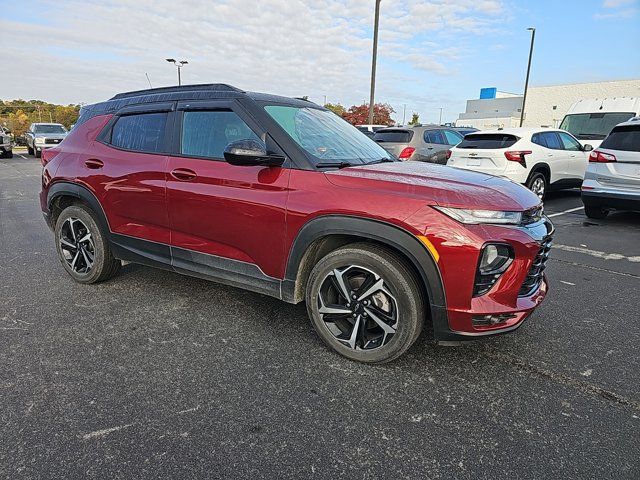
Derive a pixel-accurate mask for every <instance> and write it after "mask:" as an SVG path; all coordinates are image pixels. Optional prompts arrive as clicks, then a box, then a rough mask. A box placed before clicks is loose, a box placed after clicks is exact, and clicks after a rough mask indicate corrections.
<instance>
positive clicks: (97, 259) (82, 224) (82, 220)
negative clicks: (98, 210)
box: [55, 205, 121, 284]
mask: <svg viewBox="0 0 640 480" xmlns="http://www.w3.org/2000/svg"><path fill="white" fill-rule="evenodd" d="M55 238H56V250H57V252H58V257H59V259H60V262H61V263H62V266H63V267H64V269H65V270H66V271H67V273H68V274H69V275H70V276H71V278H73V279H74V280H75V281H76V282H78V283H86V284H90V283H98V282H103V281H105V280H108V279H109V278H111V277H113V276H114V275H116V274H117V273H118V271H119V270H120V265H121V262H120V260H117V259H115V258H114V257H113V255H112V253H111V249H110V248H109V243H108V242H107V239H106V238H105V236H104V235H103V233H102V231H101V230H100V228H99V227H98V223H97V221H96V219H95V218H94V215H93V213H92V212H91V210H89V209H88V208H87V207H84V206H82V205H72V206H70V207H67V208H65V209H64V210H63V211H62V213H61V214H60V216H59V217H58V219H57V221H56V226H55Z"/></svg>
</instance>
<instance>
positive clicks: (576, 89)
mask: <svg viewBox="0 0 640 480" xmlns="http://www.w3.org/2000/svg"><path fill="white" fill-rule="evenodd" d="M611 97H640V80H617V81H611V82H596V83H574V84H568V85H551V86H548V87H529V92H528V93H527V103H526V105H525V107H524V108H525V117H524V126H525V127H557V126H559V125H560V122H561V121H562V119H563V118H564V116H565V114H566V113H567V110H569V107H570V106H571V105H572V104H573V103H575V102H577V101H578V100H582V99H586V98H611ZM554 107H555V109H554Z"/></svg>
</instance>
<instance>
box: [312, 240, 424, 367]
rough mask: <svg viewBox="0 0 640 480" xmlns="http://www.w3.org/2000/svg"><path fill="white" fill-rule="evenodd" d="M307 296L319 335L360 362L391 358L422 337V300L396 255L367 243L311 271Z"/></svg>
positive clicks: (333, 256) (347, 248)
mask: <svg viewBox="0 0 640 480" xmlns="http://www.w3.org/2000/svg"><path fill="white" fill-rule="evenodd" d="M305 299H306V302H307V312H308V314H309V318H310V319H311V323H312V324H313V327H314V329H315V330H316V332H317V333H318V335H319V336H320V338H321V339H322V340H323V341H324V342H325V343H326V344H327V345H328V346H329V347H331V348H332V349H333V350H335V351H336V352H338V353H339V354H341V355H343V356H345V357H347V358H349V359H351V360H356V361H358V362H364V363H385V362H390V361H392V360H394V359H396V358H398V357H399V356H401V355H402V354H403V353H404V352H406V351H407V349H409V347H411V345H412V344H413V343H414V342H415V341H416V339H417V338H418V337H419V336H420V333H421V331H422V327H423V324H424V319H425V310H424V300H423V296H422V291H421V289H420V287H419V281H418V279H417V278H416V274H415V273H414V272H413V270H412V269H411V268H410V267H409V266H408V265H407V263H406V261H405V260H404V259H403V258H402V257H400V256H399V255H398V254H396V253H394V252H392V251H389V250H387V249H385V248H382V247H379V246H376V245H370V244H366V243H357V244H352V245H348V246H345V247H342V248H339V249H337V250H334V251H333V252H331V253H329V254H327V255H326V256H325V257H324V258H322V259H321V260H320V261H319V262H318V263H317V264H316V266H315V267H314V268H313V270H312V271H311V274H310V276H309V280H308V282H307V290H306V295H305Z"/></svg>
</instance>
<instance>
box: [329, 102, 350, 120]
mask: <svg viewBox="0 0 640 480" xmlns="http://www.w3.org/2000/svg"><path fill="white" fill-rule="evenodd" d="M324 108H326V109H328V110H331V111H332V112H333V113H335V114H336V115H338V116H339V117H342V116H343V115H344V113H345V112H346V111H347V109H346V108H344V107H343V106H342V105H340V104H339V103H325V105H324Z"/></svg>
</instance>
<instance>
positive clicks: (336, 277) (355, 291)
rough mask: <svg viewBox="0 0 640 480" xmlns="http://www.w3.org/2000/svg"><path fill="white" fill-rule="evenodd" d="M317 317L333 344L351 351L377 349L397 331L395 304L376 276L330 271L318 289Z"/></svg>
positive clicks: (356, 269)
mask: <svg viewBox="0 0 640 480" xmlns="http://www.w3.org/2000/svg"><path fill="white" fill-rule="evenodd" d="M318 313H319V314H320V318H321V319H322V321H323V322H324V324H325V327H326V328H327V330H329V332H330V333H331V335H333V336H334V337H335V338H336V340H338V341H339V342H341V343H342V344H344V345H345V346H347V347H349V348H351V349H354V350H369V349H374V348H379V347H381V346H383V345H385V344H386V343H387V342H389V341H390V340H391V339H392V338H393V335H394V334H395V333H396V329H397V328H398V318H399V317H398V302H397V300H396V298H395V297H394V296H393V295H392V294H391V292H390V291H389V288H388V287H387V286H386V285H385V282H384V280H383V279H382V278H381V277H380V275H378V274H377V273H375V272H373V271H371V270H369V269H367V268H364V267H361V266H358V265H349V266H347V267H344V268H334V269H333V270H332V271H331V272H329V273H328V274H327V275H326V276H325V278H324V280H323V281H322V283H321V285H320V291H319V292H318Z"/></svg>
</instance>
